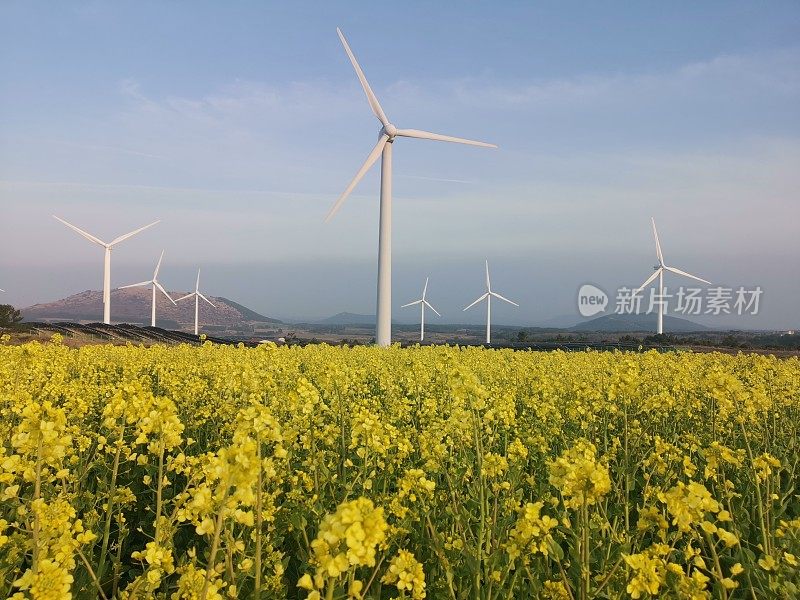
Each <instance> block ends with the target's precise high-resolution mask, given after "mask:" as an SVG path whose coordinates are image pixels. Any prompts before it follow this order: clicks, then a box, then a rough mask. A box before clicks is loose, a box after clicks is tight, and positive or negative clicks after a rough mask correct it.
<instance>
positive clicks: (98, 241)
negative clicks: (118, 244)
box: [53, 215, 106, 248]
mask: <svg viewBox="0 0 800 600" xmlns="http://www.w3.org/2000/svg"><path fill="white" fill-rule="evenodd" d="M53 218H54V219H56V220H57V221H61V222H62V223H63V224H64V225H66V226H67V227H69V228H70V229H72V230H73V231H75V232H77V233H78V234H79V235H82V236H83V237H85V238H86V239H87V240H89V241H90V242H94V243H95V244H100V245H101V246H103V247H104V248H105V246H106V243H105V242H104V241H103V240H101V239H100V238H96V237H94V236H93V235H92V234H91V233H87V232H85V231H84V230H83V229H81V228H80V227H75V225H73V224H72V223H67V222H66V221H65V220H64V219H62V218H60V217H57V216H55V215H53Z"/></svg>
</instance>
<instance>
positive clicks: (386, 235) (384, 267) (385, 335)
mask: <svg viewBox="0 0 800 600" xmlns="http://www.w3.org/2000/svg"><path fill="white" fill-rule="evenodd" d="M336 32H337V33H338V34H339V39H340V40H341V41H342V45H344V49H345V52H347V56H348V57H349V58H350V62H351V63H353V68H354V69H355V71H356V75H357V76H358V80H359V81H360V82H361V87H362V88H364V93H365V94H366V95H367V101H368V102H369V105H370V108H372V112H373V113H374V114H375V116H376V117H377V118H378V121H380V123H381V129H380V132H379V133H378V143H377V144H375V147H374V148H373V149H372V151H371V152H370V153H369V156H367V160H365V161H364V164H363V165H361V168H360V169H359V170H358V172H357V173H356V175H355V177H353V179H352V181H351V182H350V184H349V185H348V186H347V188H345V190H344V192H342V195H341V196H339V199H338V200H337V201H336V204H334V205H333V208H331V210H330V212H329V213H328V216H327V217H326V218H325V220H326V221H329V220H330V219H331V217H333V215H334V214H336V212H337V211H338V210H339V208H340V207H341V206H342V203H343V202H344V201H345V199H346V198H347V196H349V195H350V192H352V191H353V188H355V187H356V185H357V184H358V182H359V181H361V179H362V178H363V177H364V175H365V174H366V172H367V171H369V169H370V167H371V166H372V165H373V164H375V162H376V161H377V160H378V157H379V156H380V157H381V203H380V225H379V234H378V301H377V303H378V307H377V310H376V325H375V341H376V343H377V345H378V346H389V345H390V344H391V343H392V144H393V143H394V140H395V139H396V138H397V137H410V138H418V139H422V140H437V141H440V142H455V143H458V144H469V145H471V146H485V147H487V148H497V146H495V145H494V144H487V143H485V142H476V141H473V140H467V139H464V138H457V137H452V136H449V135H441V134H438V133H430V132H428V131H421V130H419V129H398V128H397V127H395V126H394V125H393V124H392V123H391V122H390V121H389V119H388V118H387V117H386V114H385V113H384V112H383V109H382V108H381V105H380V104H379V103H378V99H377V98H376V96H375V94H374V93H373V92H372V88H370V86H369V83H368V82H367V78H366V77H365V76H364V72H363V71H362V70H361V67H360V66H359V64H358V61H356V57H355V56H354V55H353V52H352V50H350V46H349V45H348V44H347V40H346V39H345V37H344V34H342V32H341V31H340V30H339V29H338V28H337V29H336Z"/></svg>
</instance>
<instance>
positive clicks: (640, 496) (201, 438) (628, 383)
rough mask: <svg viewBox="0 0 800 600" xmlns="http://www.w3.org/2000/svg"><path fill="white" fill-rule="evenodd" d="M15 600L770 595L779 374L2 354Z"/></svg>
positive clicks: (434, 356) (792, 482) (777, 514)
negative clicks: (80, 599)
mask: <svg viewBox="0 0 800 600" xmlns="http://www.w3.org/2000/svg"><path fill="white" fill-rule="evenodd" d="M0 410H2V420H1V421H0V438H1V439H2V449H0V594H2V595H3V597H12V598H68V597H70V596H72V597H76V598H97V597H101V598H112V597H121V598H152V597H158V598H172V599H175V600H178V599H182V598H225V597H231V598H236V597H242V598H286V597H289V598H312V599H317V598H320V599H322V598H325V599H331V598H337V599H342V598H355V599H360V598H376V599H377V598H398V597H399V598H413V599H420V598H434V599H438V598H445V599H446V598H479V599H486V600H489V599H495V598H497V599H504V598H554V599H556V598H557V599H579V598H580V599H584V598H625V597H630V598H653V597H659V598H759V599H760V598H791V597H797V596H798V595H800V501H799V500H798V493H800V487H799V486H798V483H800V464H799V462H800V436H799V435H798V430H799V429H800V361H798V360H797V359H796V358H792V359H788V360H779V359H775V358H771V357H764V356H756V355H739V356H727V355H721V354H689V353H668V354H658V353H655V352H648V353H645V354H621V353H598V352H587V353H574V354H565V353H562V352H552V353H535V352H513V351H495V350H484V349H459V348H453V347H423V348H412V349H400V348H399V347H394V348H391V349H388V350H383V349H376V348H366V347H357V348H334V347H329V346H324V345H320V346H309V347H306V348H299V347H291V348H290V347H281V348H278V347H274V346H262V347H259V348H257V349H246V348H237V347H230V346H217V345H212V344H210V343H206V344H205V345H204V346H202V347H199V348H198V347H191V346H180V347H159V346H156V347H152V348H139V347H133V346H128V347H113V346H87V347H83V348H81V349H78V350H71V349H69V348H67V347H65V346H63V345H61V344H60V343H59V340H58V338H57V337H56V339H54V341H53V342H52V343H48V344H44V345H42V344H37V343H31V344H27V345H23V346H13V347H12V346H8V345H0Z"/></svg>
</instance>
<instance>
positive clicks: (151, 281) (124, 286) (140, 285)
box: [117, 279, 153, 290]
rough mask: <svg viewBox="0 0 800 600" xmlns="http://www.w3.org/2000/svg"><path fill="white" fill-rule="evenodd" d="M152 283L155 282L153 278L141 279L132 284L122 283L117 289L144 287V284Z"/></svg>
mask: <svg viewBox="0 0 800 600" xmlns="http://www.w3.org/2000/svg"><path fill="white" fill-rule="evenodd" d="M151 283H153V280H152V279H151V280H149V281H140V282H139V283H132V284H130V285H121V286H119V287H118V288H117V289H119V290H124V289H125V288H132V287H143V286H145V285H150V284H151Z"/></svg>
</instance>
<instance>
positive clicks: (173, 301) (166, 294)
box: [153, 281, 175, 304]
mask: <svg viewBox="0 0 800 600" xmlns="http://www.w3.org/2000/svg"><path fill="white" fill-rule="evenodd" d="M153 283H154V284H155V286H156V287H157V288H158V289H159V290H161V293H162V294H164V295H165V296H166V297H167V300H169V301H170V302H172V303H173V304H175V300H173V299H172V296H170V295H169V294H168V293H167V290H165V289H164V287H163V286H162V285H161V284H160V283H158V282H157V281H153Z"/></svg>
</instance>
